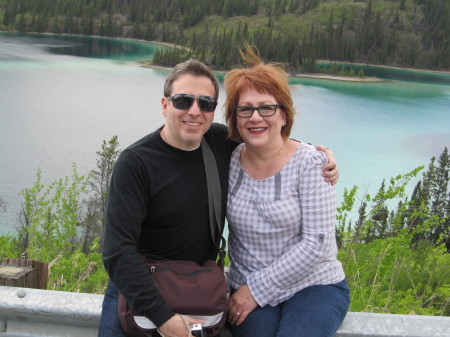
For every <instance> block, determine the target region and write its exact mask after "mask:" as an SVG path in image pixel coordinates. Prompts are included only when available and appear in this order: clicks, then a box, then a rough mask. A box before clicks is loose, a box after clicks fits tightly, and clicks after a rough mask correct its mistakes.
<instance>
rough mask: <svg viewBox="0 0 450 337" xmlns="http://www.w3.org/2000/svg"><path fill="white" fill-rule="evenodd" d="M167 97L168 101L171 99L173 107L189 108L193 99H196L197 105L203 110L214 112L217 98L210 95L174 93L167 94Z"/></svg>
mask: <svg viewBox="0 0 450 337" xmlns="http://www.w3.org/2000/svg"><path fill="white" fill-rule="evenodd" d="M167 99H168V100H169V101H172V104H173V106H174V107H175V108H177V109H181V110H186V109H189V108H190V107H191V106H192V104H194V100H195V99H197V104H198V106H199V107H200V109H201V110H202V111H204V112H214V110H216V106H217V100H216V99H215V98H214V97H211V96H194V95H189V94H176V95H173V96H167Z"/></svg>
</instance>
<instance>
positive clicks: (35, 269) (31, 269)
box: [0, 258, 48, 289]
mask: <svg viewBox="0 0 450 337" xmlns="http://www.w3.org/2000/svg"><path fill="white" fill-rule="evenodd" d="M47 282H48V263H47V262H40V261H34V260H24V259H12V258H4V259H3V263H2V264H0V285H4V286H13V287H24V288H34V289H47Z"/></svg>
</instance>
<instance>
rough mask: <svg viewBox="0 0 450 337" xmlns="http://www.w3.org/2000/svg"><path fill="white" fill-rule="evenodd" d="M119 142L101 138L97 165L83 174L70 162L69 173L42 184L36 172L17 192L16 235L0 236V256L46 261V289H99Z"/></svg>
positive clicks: (103, 278)
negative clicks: (19, 199)
mask: <svg viewBox="0 0 450 337" xmlns="http://www.w3.org/2000/svg"><path fill="white" fill-rule="evenodd" d="M118 145H119V144H118V141H117V136H113V137H112V138H111V139H110V140H109V141H108V142H106V141H103V143H102V149H101V151H98V152H97V169H96V170H92V171H91V173H90V175H87V176H82V175H80V174H79V173H78V171H77V167H76V165H75V164H73V165H72V175H71V176H66V177H65V178H61V179H58V180H56V181H54V182H52V183H51V184H49V185H48V186H45V185H43V184H42V182H41V181H42V174H41V171H40V170H38V171H37V173H36V181H35V183H34V185H33V186H32V187H30V188H27V189H25V190H23V191H22V193H21V194H22V196H23V198H24V202H23V205H22V210H21V212H20V216H19V222H20V226H19V228H18V231H17V234H16V236H14V237H11V236H1V237H0V243H1V247H2V248H1V250H0V257H22V258H26V259H31V260H38V261H42V262H48V263H49V266H50V275H49V281H48V288H49V289H53V290H64V291H77V292H90V293H91V292H93V293H103V292H104V290H105V287H106V283H107V280H108V277H107V274H106V271H105V270H104V268H103V262H102V257H101V253H100V252H101V244H102V242H103V212H104V208H105V203H106V194H107V190H108V187H109V181H110V177H111V174H112V169H113V166H114V162H115V160H116V158H117V155H118V153H119V150H118Z"/></svg>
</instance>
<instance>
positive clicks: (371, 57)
mask: <svg viewBox="0 0 450 337" xmlns="http://www.w3.org/2000/svg"><path fill="white" fill-rule="evenodd" d="M449 16H450V2H449V1H447V0H420V1H412V0H399V1H389V0H376V1H375V0H370V1H362V2H361V1H360V2H339V1H338V2H336V1H332V0H324V1H317V0H308V1H305V0H286V1H283V2H282V3H280V2H278V1H276V0H266V1H258V0H219V1H208V0H170V1H146V0H133V1H119V0H105V1H95V2H93V1H82V2H80V1H76V0H64V1H62V3H61V2H60V1H56V2H55V1H51V0H41V1H35V0H21V1H17V0H3V1H0V24H1V25H2V27H3V28H4V29H6V30H10V31H20V32H54V33H67V34H86V35H100V36H121V37H131V38H138V39H147V40H159V41H163V42H169V43H174V44H178V45H180V46H183V47H186V48H189V51H188V52H184V51H183V53H182V54H181V55H179V54H177V55H172V54H175V53H176V52H175V51H171V55H166V57H167V58H171V59H174V58H175V56H176V57H178V58H182V59H184V58H186V57H191V56H196V57H199V58H200V57H201V58H202V59H203V60H205V61H206V62H207V63H209V64H213V65H214V66H215V67H216V68H217V69H229V68H231V67H233V66H235V65H237V64H239V60H238V56H239V54H238V50H239V48H240V47H241V46H242V41H243V40H247V41H248V42H250V43H251V44H254V45H256V46H257V48H258V49H259V51H260V52H261V56H262V58H263V59H266V60H271V61H277V62H282V63H286V64H287V68H288V69H289V70H290V71H292V72H297V71H315V69H314V65H315V62H316V60H330V62H335V61H339V62H358V63H372V64H382V65H391V66H408V67H415V68H427V69H449V68H450V57H449V55H450V42H449V37H450V21H449V20H448V18H449ZM191 53H192V54H191ZM171 62H172V61H171ZM171 62H169V61H167V59H166V58H164V59H163V61H162V62H161V63H158V62H155V63H157V64H163V65H169V64H171ZM346 71H350V70H349V69H346ZM359 75H361V74H359Z"/></svg>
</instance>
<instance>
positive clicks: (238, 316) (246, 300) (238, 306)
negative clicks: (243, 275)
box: [228, 285, 258, 325]
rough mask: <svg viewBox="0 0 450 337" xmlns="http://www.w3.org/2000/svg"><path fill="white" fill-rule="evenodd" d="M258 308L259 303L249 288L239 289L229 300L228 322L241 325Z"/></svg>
mask: <svg viewBox="0 0 450 337" xmlns="http://www.w3.org/2000/svg"><path fill="white" fill-rule="evenodd" d="M257 306H258V303H257V302H256V300H255V298H254V297H253V296H252V293H251V292H250V289H248V286H247V285H243V286H241V287H239V289H238V290H236V291H235V292H234V293H233V295H232V296H231V297H230V299H229V300H228V309H229V310H228V322H230V323H231V324H236V325H239V324H241V323H242V322H243V321H244V320H245V318H246V317H247V316H248V314H249V313H250V312H252V311H253V310H254V309H255V308H256V307H257Z"/></svg>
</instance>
